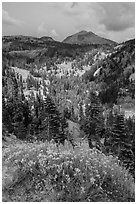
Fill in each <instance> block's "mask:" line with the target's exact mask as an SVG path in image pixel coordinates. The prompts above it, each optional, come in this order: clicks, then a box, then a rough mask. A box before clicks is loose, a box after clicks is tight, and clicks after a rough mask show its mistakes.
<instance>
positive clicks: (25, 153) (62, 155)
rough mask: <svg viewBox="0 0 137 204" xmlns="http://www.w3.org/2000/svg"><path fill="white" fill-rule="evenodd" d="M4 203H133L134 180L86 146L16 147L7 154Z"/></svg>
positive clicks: (7, 150) (47, 145)
mask: <svg viewBox="0 0 137 204" xmlns="http://www.w3.org/2000/svg"><path fill="white" fill-rule="evenodd" d="M3 201H18V202H19V201H21V202H23V201H33V202H36V201H41V202H42V201H43V202H46V201H49V202H51V201H54V202H57V201H68V202H77V201H78V202H82V201H85V202H88V201H90V202H99V201H100V202H109V201H110V202H111V201H113V202H118V201H120V202H129V201H134V180H133V178H132V176H131V175H130V174H129V173H128V170H126V169H124V167H122V166H120V164H119V161H118V160H117V158H114V157H112V156H111V155H110V156H106V155H104V154H103V153H101V152H99V151H98V150H96V149H92V150H91V149H89V148H88V145H87V144H86V143H83V144H82V145H81V146H79V147H76V148H75V149H74V150H73V148H72V147H71V146H70V144H69V143H66V144H65V146H59V147H56V145H55V144H54V143H52V142H51V143H48V142H47V143H33V144H27V143H26V144H25V143H24V144H21V145H19V144H18V145H17V144H16V145H15V146H11V147H8V148H5V149H4V152H3Z"/></svg>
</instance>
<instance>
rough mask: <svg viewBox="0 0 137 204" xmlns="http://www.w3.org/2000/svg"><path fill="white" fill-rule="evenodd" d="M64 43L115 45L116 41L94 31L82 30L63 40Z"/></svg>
mask: <svg viewBox="0 0 137 204" xmlns="http://www.w3.org/2000/svg"><path fill="white" fill-rule="evenodd" d="M63 43H69V44H80V45H81V44H101V45H103V44H111V45H115V44H117V43H116V42H114V41H112V40H108V39H105V38H102V37H100V36H98V35H96V34H95V33H93V32H87V31H81V32H78V33H76V34H74V35H71V36H69V37H67V38H65V39H64V40H63Z"/></svg>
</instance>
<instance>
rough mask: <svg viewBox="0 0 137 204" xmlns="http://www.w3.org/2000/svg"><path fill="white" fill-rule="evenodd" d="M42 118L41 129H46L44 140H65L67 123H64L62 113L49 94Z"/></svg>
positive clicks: (42, 109)
mask: <svg viewBox="0 0 137 204" xmlns="http://www.w3.org/2000/svg"><path fill="white" fill-rule="evenodd" d="M41 111H42V112H41V113H40V118H41V125H40V130H46V135H45V137H44V136H43V140H45V139H47V140H48V141H50V140H52V139H53V140H54V141H55V142H56V143H60V142H62V143H63V141H64V140H65V133H64V128H65V123H64V124H63V121H62V118H61V115H60V113H59V111H58V110H57V108H56V106H55V104H54V102H53V100H52V99H51V98H50V97H49V96H48V95H47V96H46V97H45V100H44V102H43V107H42V108H41Z"/></svg>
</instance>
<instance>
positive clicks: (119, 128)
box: [111, 113, 134, 168]
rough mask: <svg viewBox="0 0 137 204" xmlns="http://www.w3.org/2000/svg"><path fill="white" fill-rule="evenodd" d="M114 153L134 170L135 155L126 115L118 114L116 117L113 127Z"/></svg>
mask: <svg viewBox="0 0 137 204" xmlns="http://www.w3.org/2000/svg"><path fill="white" fill-rule="evenodd" d="M111 143H112V151H113V152H114V153H115V154H116V155H118V157H119V159H120V160H121V161H122V162H123V164H124V165H125V166H126V167H127V168H133V165H134V154H133V151H132V144H131V141H130V140H129V138H128V135H127V134H126V129H125V121H124V115H122V114H120V113H118V114H116V116H115V120H114V124H113V127H112V140H111Z"/></svg>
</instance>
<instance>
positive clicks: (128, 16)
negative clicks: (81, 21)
mask: <svg viewBox="0 0 137 204" xmlns="http://www.w3.org/2000/svg"><path fill="white" fill-rule="evenodd" d="M99 5H100V14H99V15H100V21H99V23H101V24H103V25H104V26H105V28H106V30H108V31H115V32H118V31H124V30H126V29H128V28H132V27H134V26H135V4H134V3H127V2H124V3H116V2H113V3H108V2H107V3H99ZM101 9H102V11H101Z"/></svg>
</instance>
